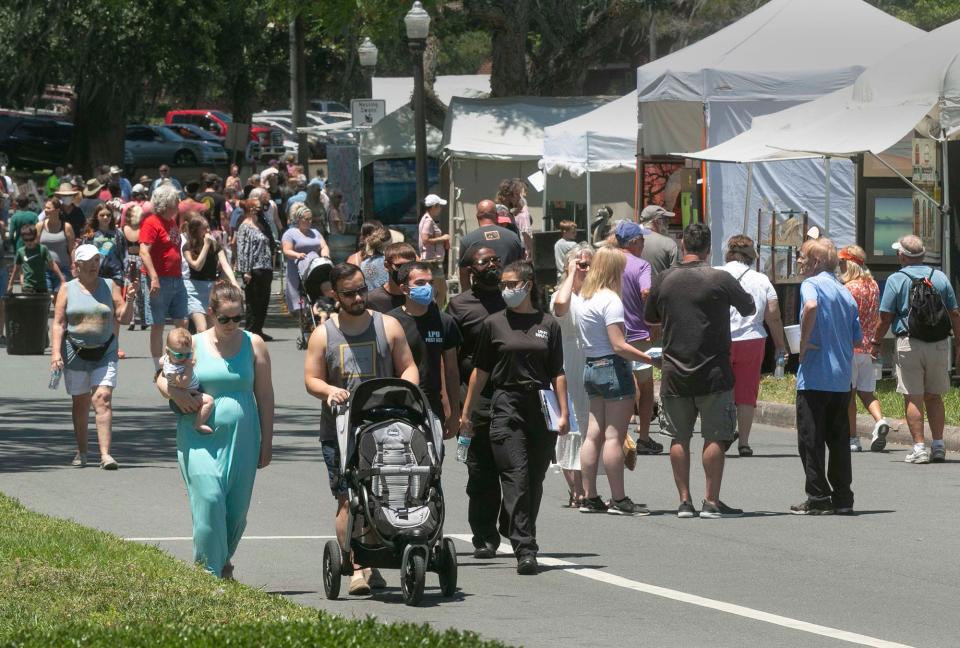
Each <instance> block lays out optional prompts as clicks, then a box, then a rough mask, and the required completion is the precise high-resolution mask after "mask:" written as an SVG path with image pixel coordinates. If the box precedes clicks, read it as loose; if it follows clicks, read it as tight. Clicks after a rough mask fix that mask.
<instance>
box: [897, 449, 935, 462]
mask: <svg viewBox="0 0 960 648" xmlns="http://www.w3.org/2000/svg"><path fill="white" fill-rule="evenodd" d="M903 460H904V461H905V462H907V463H913V464H927V463H930V451H929V450H927V449H926V448H921V449H920V450H914V451H913V452H911V453H910V454H908V455H907V456H906V457H904V459H903Z"/></svg>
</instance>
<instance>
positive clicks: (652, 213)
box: [640, 205, 676, 224]
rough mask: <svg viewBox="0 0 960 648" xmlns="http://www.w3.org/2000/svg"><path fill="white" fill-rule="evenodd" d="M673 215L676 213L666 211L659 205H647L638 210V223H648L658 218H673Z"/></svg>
mask: <svg viewBox="0 0 960 648" xmlns="http://www.w3.org/2000/svg"><path fill="white" fill-rule="evenodd" d="M674 216H676V214H674V213H673V212H671V211H667V210H666V209H664V208H663V207H661V206H660V205H647V206H646V207H644V208H643V211H642V212H640V223H641V224H645V223H650V222H652V221H655V220H657V219H658V218H673V217H674Z"/></svg>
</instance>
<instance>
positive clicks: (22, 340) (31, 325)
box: [3, 293, 50, 355]
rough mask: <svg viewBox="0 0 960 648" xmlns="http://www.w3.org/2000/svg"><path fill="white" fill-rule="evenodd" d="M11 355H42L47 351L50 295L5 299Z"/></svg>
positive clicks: (7, 297) (31, 295) (28, 295)
mask: <svg viewBox="0 0 960 648" xmlns="http://www.w3.org/2000/svg"><path fill="white" fill-rule="evenodd" d="M3 300H4V303H5V304H6V319H7V354H8V355H43V352H44V350H45V349H46V348H47V340H48V337H47V317H48V316H49V313H50V295H49V294H47V293H40V294H32V293H16V294H8V295H6V296H5V297H4V298H3Z"/></svg>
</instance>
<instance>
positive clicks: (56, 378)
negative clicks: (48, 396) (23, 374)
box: [47, 367, 63, 389]
mask: <svg viewBox="0 0 960 648" xmlns="http://www.w3.org/2000/svg"><path fill="white" fill-rule="evenodd" d="M62 375H63V370H62V369H60V368H59V367H57V368H56V369H54V370H53V371H51V372H50V382H49V383H47V387H49V388H50V389H56V388H57V387H59V386H60V376H62Z"/></svg>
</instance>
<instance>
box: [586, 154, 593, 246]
mask: <svg viewBox="0 0 960 648" xmlns="http://www.w3.org/2000/svg"><path fill="white" fill-rule="evenodd" d="M591 198H592V197H591V195H590V167H587V229H588V230H589V229H590V219H592V218H593V202H592V200H591Z"/></svg>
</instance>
